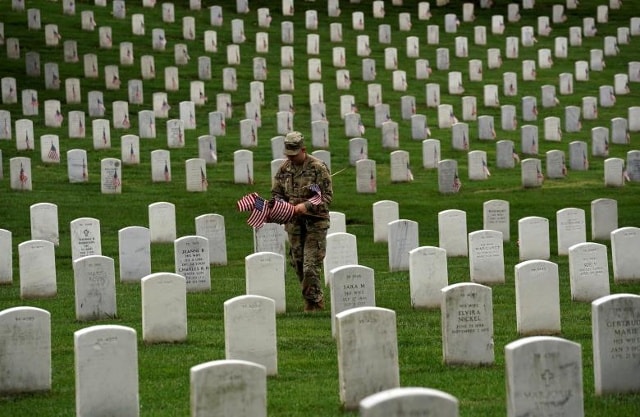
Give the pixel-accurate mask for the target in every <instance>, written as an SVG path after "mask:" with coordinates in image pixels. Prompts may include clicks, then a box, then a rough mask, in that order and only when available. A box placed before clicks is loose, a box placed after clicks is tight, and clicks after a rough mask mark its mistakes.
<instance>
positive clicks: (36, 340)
mask: <svg viewBox="0 0 640 417" xmlns="http://www.w3.org/2000/svg"><path fill="white" fill-rule="evenodd" d="M0 332H1V333H2V334H3V335H4V338H3V344H4V346H3V355H2V356H1V357H0V392H2V393H3V394H4V395H14V394H24V393H31V392H42V391H50V390H51V314H50V313H49V312H48V311H46V310H42V309H40V308H35V307H13V308H7V309H5V310H2V311H0Z"/></svg>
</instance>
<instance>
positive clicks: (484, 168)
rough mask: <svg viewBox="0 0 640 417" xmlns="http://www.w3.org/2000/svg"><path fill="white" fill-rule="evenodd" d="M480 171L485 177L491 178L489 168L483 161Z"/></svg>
mask: <svg viewBox="0 0 640 417" xmlns="http://www.w3.org/2000/svg"><path fill="white" fill-rule="evenodd" d="M482 170H483V171H484V173H485V175H486V176H487V177H490V176H491V172H489V166H488V165H487V161H486V160H484V159H483V160H482Z"/></svg>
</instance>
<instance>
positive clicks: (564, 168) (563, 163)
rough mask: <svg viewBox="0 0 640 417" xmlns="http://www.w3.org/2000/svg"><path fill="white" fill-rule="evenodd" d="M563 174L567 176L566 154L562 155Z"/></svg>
mask: <svg viewBox="0 0 640 417" xmlns="http://www.w3.org/2000/svg"><path fill="white" fill-rule="evenodd" d="M562 175H563V176H565V177H566V176H567V164H566V163H565V162H564V156H563V157H562Z"/></svg>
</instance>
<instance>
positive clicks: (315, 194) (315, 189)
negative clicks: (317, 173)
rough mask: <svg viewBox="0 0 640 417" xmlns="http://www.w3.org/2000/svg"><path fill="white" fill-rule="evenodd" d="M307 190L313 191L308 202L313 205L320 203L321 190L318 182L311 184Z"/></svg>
mask: <svg viewBox="0 0 640 417" xmlns="http://www.w3.org/2000/svg"><path fill="white" fill-rule="evenodd" d="M309 190H310V191H311V192H312V193H313V196H311V198H310V199H309V202H310V203H311V204H313V205H314V206H317V205H318V204H322V191H321V190H320V187H319V186H318V184H311V186H310V187H309Z"/></svg>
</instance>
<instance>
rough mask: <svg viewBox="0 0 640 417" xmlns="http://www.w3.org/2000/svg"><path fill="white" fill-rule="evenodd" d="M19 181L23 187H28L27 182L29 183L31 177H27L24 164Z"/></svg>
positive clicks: (21, 166) (21, 167)
mask: <svg viewBox="0 0 640 417" xmlns="http://www.w3.org/2000/svg"><path fill="white" fill-rule="evenodd" d="M18 180H20V185H21V186H22V187H24V186H25V185H27V182H28V181H29V177H27V174H25V172H24V166H23V165H22V164H20V175H19V176H18Z"/></svg>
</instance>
